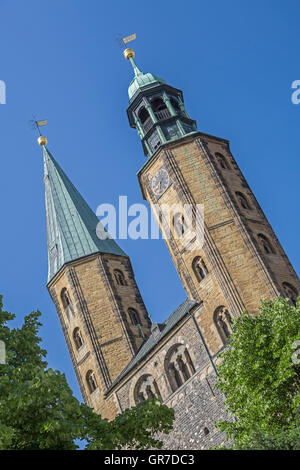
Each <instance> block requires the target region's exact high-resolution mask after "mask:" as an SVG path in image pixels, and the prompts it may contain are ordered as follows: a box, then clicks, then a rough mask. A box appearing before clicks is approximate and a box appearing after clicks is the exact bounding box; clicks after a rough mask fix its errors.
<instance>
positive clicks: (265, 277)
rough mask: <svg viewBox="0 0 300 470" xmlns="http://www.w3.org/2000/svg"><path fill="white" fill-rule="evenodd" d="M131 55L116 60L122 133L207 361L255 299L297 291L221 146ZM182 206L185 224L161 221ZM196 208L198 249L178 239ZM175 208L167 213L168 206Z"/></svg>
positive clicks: (194, 242) (179, 216)
mask: <svg viewBox="0 0 300 470" xmlns="http://www.w3.org/2000/svg"><path fill="white" fill-rule="evenodd" d="M134 55H135V54H134V51H133V50H132V49H126V50H125V51H124V56H125V58H126V59H128V60H129V61H130V62H131V65H132V67H133V71H134V78H133V80H132V82H131V83H130V86H129V90H128V93H129V107H128V110H127V114H128V118H129V123H130V126H131V127H133V128H135V129H136V130H137V132H138V134H139V136H140V139H141V141H142V146H143V150H144V154H145V156H146V158H147V160H146V162H145V164H144V165H143V166H142V168H141V169H140V171H139V172H138V179H139V183H140V186H141V190H142V194H143V197H144V199H147V201H148V202H149V204H150V206H151V208H152V210H153V212H154V213H155V214H156V216H157V221H158V223H159V226H160V228H161V230H162V231H163V233H165V231H166V228H168V229H169V236H168V237H167V238H166V244H167V247H168V249H169V252H170V254H171V256H172V258H173V261H174V264H175V267H176V269H177V271H178V274H179V276H180V278H181V280H182V283H183V285H184V287H185V289H186V292H187V294H188V296H189V297H190V298H192V299H194V300H196V301H203V305H204V313H202V314H201V316H199V317H198V319H197V320H198V323H199V326H200V328H201V330H202V333H203V336H204V338H205V340H206V342H207V345H208V347H209V350H210V353H211V355H212V356H214V355H215V354H217V353H218V351H219V350H220V349H221V348H222V347H223V345H224V344H225V342H226V338H227V336H228V335H229V334H230V330H231V323H232V319H233V318H234V317H237V316H238V315H240V314H241V312H242V311H244V310H248V312H249V313H251V314H255V313H257V312H258V309H259V304H260V299H261V298H265V299H272V298H274V297H276V296H278V295H283V296H284V297H288V298H289V299H290V301H291V302H293V303H295V301H296V296H297V293H298V292H299V290H300V283H299V279H298V276H297V274H296V273H295V271H294V269H293V267H292V265H291V263H290V262H289V260H288V258H287V256H286V254H285V252H284V250H283V248H282V246H281V245H280V243H279V241H278V239H277V237H276V235H275V233H274V231H273V230H272V227H271V226H270V224H269V222H268V220H267V218H266V217H265V215H264V213H263V211H262V209H261V207H260V205H259V203H258V202H257V200H256V198H255V196H254V194H253V192H252V191H251V188H250V187H249V185H248V183H247V181H246V179H245V177H244V176H243V174H242V172H241V170H240V169H239V167H238V165H237V162H236V160H235V159H234V157H233V155H232V153H231V151H230V146H229V142H228V140H226V139H223V138H220V137H216V136H213V135H207V134H204V133H202V132H200V131H199V130H198V129H197V126H196V122H195V121H194V120H193V119H191V118H190V117H189V115H188V114H187V111H186V108H185V105H184V100H183V94H182V91H181V90H178V89H177V88H174V87H172V86H170V85H168V84H167V83H166V82H165V81H164V80H162V79H161V78H157V77H155V76H154V75H152V74H150V73H143V72H141V70H140V69H139V68H138V67H137V65H136V63H135V61H134ZM180 204H181V205H188V206H189V207H191V208H192V216H191V218H190V219H187V218H186V217H185V215H183V213H175V214H174V216H173V217H172V218H170V219H169V220H166V219H165V217H164V215H163V213H162V212H161V211H160V210H159V208H160V207H162V206H169V207H171V206H173V205H176V207H177V206H178V205H180ZM197 205H202V206H203V207H204V227H203V231H204V242H203V243H199V241H198V238H197V237H195V236H194V237H193V236H191V237H190V238H189V237H188V236H187V237H180V236H179V235H180V234H181V235H182V234H183V233H184V232H186V233H187V234H188V232H189V231H190V232H191V233H194V232H193V231H192V230H190V229H191V226H193V223H194V222H193V220H194V218H195V217H194V216H195V213H196V207H197ZM174 207H175V206H174Z"/></svg>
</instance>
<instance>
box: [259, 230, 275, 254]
mask: <svg viewBox="0 0 300 470" xmlns="http://www.w3.org/2000/svg"><path fill="white" fill-rule="evenodd" d="M257 238H258V241H259V244H260V246H261V247H262V249H263V251H264V253H266V254H267V255H269V254H270V253H275V251H274V248H273V247H272V245H271V243H270V241H269V239H268V238H267V237H266V236H265V235H263V234H262V233H259V234H258V235H257Z"/></svg>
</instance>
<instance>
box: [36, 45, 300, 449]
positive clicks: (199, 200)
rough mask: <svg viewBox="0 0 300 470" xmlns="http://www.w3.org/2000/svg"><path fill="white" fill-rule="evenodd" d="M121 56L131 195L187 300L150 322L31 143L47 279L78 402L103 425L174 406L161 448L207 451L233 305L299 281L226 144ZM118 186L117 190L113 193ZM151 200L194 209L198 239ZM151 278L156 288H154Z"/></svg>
mask: <svg viewBox="0 0 300 470" xmlns="http://www.w3.org/2000/svg"><path fill="white" fill-rule="evenodd" d="M134 55H135V54H134V51H133V50H132V49H129V48H127V49H126V50H125V51H124V56H125V58H126V59H128V61H129V62H130V63H131V65H132V67H133V73H134V77H133V80H132V82H131V83H130V86H129V90H128V93H129V107H128V109H127V114H128V119H129V124H130V126H131V127H132V128H134V129H136V131H137V132H138V135H139V137H140V139H141V142H142V148H143V152H144V154H145V156H146V157H147V158H146V163H145V164H144V165H143V166H142V168H141V169H140V170H139V172H138V180H139V185H140V188H141V192H142V196H143V198H144V199H145V200H147V201H148V202H149V204H150V207H151V209H152V210H153V212H154V214H155V215H156V217H157V221H158V224H159V227H160V229H161V231H162V232H163V233H164V232H165V230H166V228H168V229H169V236H168V237H166V238H165V242H166V244H167V247H168V250H169V252H170V255H171V257H172V259H173V262H174V264H175V267H176V269H177V271H178V275H179V276H180V279H181V281H182V284H183V286H184V288H185V290H186V294H187V298H186V300H185V301H184V302H183V303H182V304H181V305H179V306H178V308H177V309H176V310H175V311H174V312H172V313H170V312H165V313H166V320H165V321H164V322H163V323H161V324H157V323H153V322H152V321H151V318H150V316H149V315H148V312H147V309H146V306H145V304H144V302H143V299H142V297H141V294H140V291H139V287H138V285H137V283H136V280H135V276H134V271H133V267H132V264H131V261H130V257H129V256H128V254H126V253H125V252H124V251H123V250H122V249H121V248H120V247H119V246H118V245H117V243H116V242H115V241H114V240H113V239H111V238H107V239H105V240H103V239H100V238H99V237H98V236H97V226H98V224H99V220H98V218H97V216H96V215H95V213H94V212H93V211H92V210H91V209H90V207H89V206H88V204H87V203H86V202H85V200H84V199H83V197H82V196H81V195H80V194H79V192H78V191H77V189H76V188H75V187H74V185H73V184H72V183H71V181H70V180H69V178H68V177H67V176H66V174H65V173H64V171H63V170H62V169H61V167H60V165H59V164H58V163H57V161H56V160H55V159H54V157H53V156H52V154H51V153H50V151H49V149H48V147H47V139H46V138H45V137H43V136H41V137H39V143H40V145H41V146H42V148H43V156H44V182H45V198H46V219H47V246H48V283H47V287H48V290H49V293H50V296H51V298H52V300H53V302H54V304H55V307H56V310H57V313H58V316H59V319H60V323H61V327H62V330H63V333H64V336H65V339H66V343H67V346H68V350H69V354H70V356H71V359H72V362H73V366H74V369H75V372H76V376H77V380H78V383H79V386H80V390H81V393H82V396H83V399H84V401H85V403H87V404H88V405H89V406H91V407H92V408H94V410H95V412H96V413H99V414H101V416H102V417H103V418H107V419H109V420H110V419H113V418H114V417H115V416H116V415H117V414H119V413H121V412H122V411H124V410H125V409H126V408H129V407H132V406H135V405H136V404H138V403H139V402H141V401H142V400H146V399H148V398H152V397H158V398H159V399H161V401H162V403H164V404H166V405H167V406H170V407H172V408H174V410H175V423H174V429H173V431H172V432H171V434H170V435H168V436H166V437H165V438H164V448H165V449H176V450H179V449H208V448H210V447H213V446H216V445H221V444H223V443H225V442H226V438H225V435H224V434H223V433H222V432H220V431H219V430H217V429H216V428H215V427H214V423H215V421H218V420H223V419H225V418H226V411H225V407H224V397H223V396H222V395H221V394H220V392H218V391H217V390H216V388H215V383H216V363H217V361H218V355H219V353H220V352H221V351H222V350H223V349H224V347H225V345H226V342H227V338H228V336H229V335H230V333H231V331H232V322H233V320H234V319H235V318H236V317H238V316H239V315H240V314H241V313H242V312H243V311H244V310H247V311H248V312H249V314H257V313H258V309H259V305H260V299H261V298H265V299H267V300H269V299H273V298H275V297H277V296H279V295H281V296H284V297H288V298H289V299H290V301H291V302H292V303H294V304H295V302H296V298H297V293H298V292H299V290H300V282H299V279H298V277H297V274H296V273H295V271H294V269H293V267H292V265H291V263H290V261H289V260H288V257H287V255H286V254H285V252H284V250H283V248H282V246H281V245H280V242H279V241H278V239H277V237H276V235H275V233H274V231H273V230H272V227H271V226H270V224H269V222H268V220H267V218H266V217H265V215H264V213H263V211H262V209H261V207H260V205H259V204H258V202H257V200H256V198H255V196H254V194H253V192H252V191H251V189H250V187H249V185H248V184H247V181H246V179H245V177H244V176H243V174H242V172H241V170H240V169H239V166H238V164H237V162H236V160H235V158H234V157H233V155H232V153H231V151H230V145H229V142H228V140H226V139H224V138H220V137H216V136H213V135H208V134H204V133H202V132H201V131H200V130H198V128H197V125H196V122H195V120H193V119H192V118H191V117H190V116H189V115H188V112H187V110H186V108H185V104H184V98H183V93H182V91H181V90H179V89H177V88H174V87H173V86H171V85H169V84H167V83H166V82H165V81H164V80H162V79H161V78H158V77H156V76H154V75H152V74H151V73H143V72H142V71H141V70H140V69H139V68H138V66H137V65H136V63H135V60H134ZM117 191H118V188H116V192H117ZM161 205H168V206H176V207H177V206H178V205H179V206H180V205H181V206H182V205H189V207H191V208H192V215H193V216H194V215H195V212H196V207H197V205H203V206H204V223H203V243H202V244H200V243H199V240H198V237H197V236H195V234H194V232H191V233H192V235H191V237H190V238H189V237H180V236H178V233H179V234H180V233H181V234H182V233H184V232H188V231H189V224H190V223H191V221H190V220H186V218H184V217H183V214H182V213H180V212H179V213H176V214H174V217H173V219H172V220H167V219H166V218H165V217H164V216H163V215H161V213H160V214H158V213H157V208H158V207H160V206H161ZM154 282H155V281H154Z"/></svg>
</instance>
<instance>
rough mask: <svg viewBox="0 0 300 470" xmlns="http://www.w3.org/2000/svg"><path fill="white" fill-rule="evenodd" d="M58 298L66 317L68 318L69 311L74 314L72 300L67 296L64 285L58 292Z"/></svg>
mask: <svg viewBox="0 0 300 470" xmlns="http://www.w3.org/2000/svg"><path fill="white" fill-rule="evenodd" d="M60 298H61V302H62V304H63V308H64V311H65V313H66V315H67V317H68V319H70V312H71V313H72V315H74V309H73V305H72V302H71V299H70V296H69V292H68V290H67V288H66V287H64V288H63V289H62V291H61V293H60Z"/></svg>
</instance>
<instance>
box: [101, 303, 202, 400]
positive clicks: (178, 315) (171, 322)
mask: <svg viewBox="0 0 300 470" xmlns="http://www.w3.org/2000/svg"><path fill="white" fill-rule="evenodd" d="M196 305H197V302H196V301H195V300H191V299H186V300H185V301H184V302H183V303H182V304H181V305H180V306H179V307H178V308H177V309H176V310H175V311H174V312H173V313H172V314H171V315H170V316H169V317H168V318H167V320H166V321H165V322H164V323H163V324H161V325H159V328H158V329H157V330H156V331H155V332H154V331H152V334H151V335H150V336H149V338H148V339H147V341H146V342H145V343H144V344H143V345H142V346H141V347H140V349H139V351H138V352H137V354H136V356H135V357H134V358H133V359H132V360H131V361H130V362H129V364H128V365H127V366H126V367H125V369H123V370H122V372H121V373H120V374H119V376H118V377H117V378H116V380H115V381H114V382H113V383H112V385H111V386H110V387H109V389H108V390H107V392H106V393H108V392H109V391H110V390H111V389H112V388H113V387H114V386H115V385H116V384H117V383H119V382H120V380H121V379H122V378H123V377H125V376H126V375H127V374H128V373H129V372H130V371H131V370H132V369H133V368H134V367H135V366H136V365H137V364H138V363H139V362H141V361H142V360H143V359H144V358H145V357H146V356H147V354H149V353H150V352H151V351H152V350H153V349H154V347H155V346H156V345H157V344H158V343H159V342H160V341H161V340H162V338H163V337H164V336H166V334H167V333H169V331H171V330H172V328H173V327H174V326H175V325H176V324H177V323H178V322H179V321H180V320H181V319H182V318H183V317H184V316H185V315H186V314H187V313H188V312H190V311H191V310H192V309H193V308H194V307H195V306H196ZM159 330H160V331H159Z"/></svg>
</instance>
